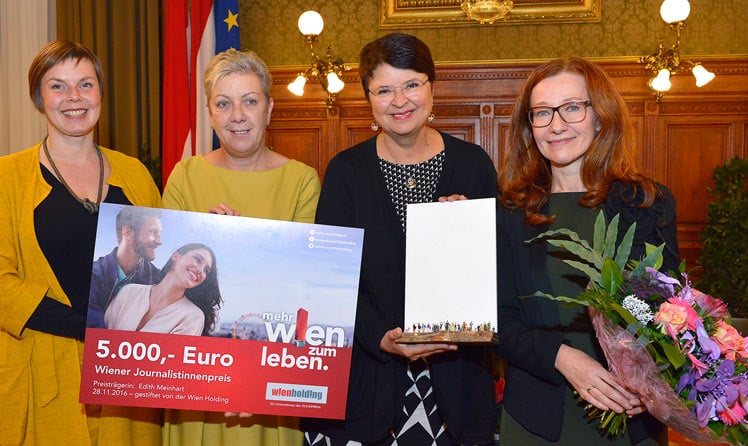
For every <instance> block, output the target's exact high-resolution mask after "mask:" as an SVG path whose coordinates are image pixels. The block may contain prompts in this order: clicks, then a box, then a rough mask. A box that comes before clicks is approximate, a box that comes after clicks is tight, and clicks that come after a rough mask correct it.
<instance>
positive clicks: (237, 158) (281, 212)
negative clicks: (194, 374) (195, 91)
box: [163, 49, 320, 446]
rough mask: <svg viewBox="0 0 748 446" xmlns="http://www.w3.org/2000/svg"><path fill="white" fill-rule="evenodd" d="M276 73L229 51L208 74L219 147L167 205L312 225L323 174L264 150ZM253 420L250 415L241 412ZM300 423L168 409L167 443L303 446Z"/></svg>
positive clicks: (188, 165) (190, 165)
mask: <svg viewBox="0 0 748 446" xmlns="http://www.w3.org/2000/svg"><path fill="white" fill-rule="evenodd" d="M271 84H272V79H271V76H270V72H269V70H268V68H267V65H265V62H263V61H262V60H261V59H260V58H259V57H257V54H255V53H254V52H252V51H246V52H243V51H237V50H235V49H229V50H226V51H224V52H222V53H220V54H217V55H216V56H215V57H213V59H212V60H211V62H210V64H209V65H208V67H207V68H206V70H205V82H204V87H205V97H206V98H208V110H209V113H210V121H211V126H212V127H213V129H214V130H215V132H216V134H217V135H218V139H219V140H220V142H221V147H220V148H219V149H216V150H213V151H211V152H209V153H208V154H206V155H197V156H193V157H192V158H187V159H185V160H183V161H181V162H179V163H178V164H177V165H176V166H175V167H174V171H172V173H171V176H170V177H169V181H168V183H167V184H166V188H165V189H164V197H163V199H164V207H167V208H170V209H178V210H184V211H195V212H211V213H214V214H222V215H242V216H245V217H255V218H266V219H273V220H285V221H297V222H304V223H313V222H314V214H315V211H316V209H317V200H318V199H319V192H320V182H319V177H318V175H317V172H316V171H315V170H314V169H313V168H311V167H309V166H307V165H305V164H303V163H301V162H299V161H296V160H292V159H288V158H286V157H285V156H283V155H281V154H279V153H277V152H274V151H272V150H270V149H269V148H268V147H267V146H266V145H265V129H266V128H267V126H268V124H269V123H270V113H271V112H272V110H273V99H272V98H271V97H270V85H271ZM243 415H247V414H243ZM301 443H302V434H301V431H299V428H298V419H297V418H290V417H279V416H270V415H253V416H242V417H235V416H229V417H227V416H225V414H224V413H221V412H203V411H187V410H169V411H167V413H166V419H165V425H164V444H165V445H180V446H190V445H194V446H198V445H209V446H220V445H225V446H230V445H253V446H293V445H301Z"/></svg>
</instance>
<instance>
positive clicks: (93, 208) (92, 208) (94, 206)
mask: <svg viewBox="0 0 748 446" xmlns="http://www.w3.org/2000/svg"><path fill="white" fill-rule="evenodd" d="M47 138H48V137H47V136H45V137H44V140H43V141H42V148H43V149H44V155H46V156H47V161H49V165H50V166H51V167H52V170H53V171H54V172H55V175H57V178H58V179H59V180H60V183H62V185H63V186H65V189H67V191H68V192H69V193H70V195H72V196H73V198H75V200H76V201H77V202H78V203H80V204H82V205H83V208H85V209H86V211H88V213H89V214H91V215H93V214H95V213H97V212H99V203H101V191H102V190H103V189H104V156H103V155H102V154H101V149H100V148H99V145H98V144H96V143H94V148H95V149H96V154H97V155H99V192H98V195H97V196H96V203H94V202H92V201H91V200H89V199H88V198H84V199H82V200H81V199H80V198H79V197H78V196H77V195H75V192H73V189H71V188H70V186H68V183H66V182H65V178H63V177H62V174H60V171H59V170H58V169H57V166H56V165H55V162H54V161H52V157H51V156H50V155H49V149H48V148H47Z"/></svg>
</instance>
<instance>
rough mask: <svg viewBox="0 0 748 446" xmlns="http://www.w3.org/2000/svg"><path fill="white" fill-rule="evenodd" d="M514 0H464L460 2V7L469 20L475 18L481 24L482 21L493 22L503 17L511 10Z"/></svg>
mask: <svg viewBox="0 0 748 446" xmlns="http://www.w3.org/2000/svg"><path fill="white" fill-rule="evenodd" d="M512 6H514V2H513V1H512V0H465V1H463V2H462V3H461V4H460V8H462V10H463V11H465V14H466V15H467V16H468V18H469V19H471V20H476V21H477V22H478V23H480V24H481V25H483V24H484V23H488V24H493V22H495V21H497V20H499V19H505V18H506V17H507V16H508V15H509V11H511V10H512Z"/></svg>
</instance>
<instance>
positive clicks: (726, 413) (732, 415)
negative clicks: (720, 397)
mask: <svg viewBox="0 0 748 446" xmlns="http://www.w3.org/2000/svg"><path fill="white" fill-rule="evenodd" d="M717 406H718V409H717V416H719V418H720V419H721V420H722V422H723V423H725V424H726V425H728V426H732V425H735V424H738V423H740V422H741V421H743V418H744V417H745V415H746V411H745V409H743V406H741V405H740V401H737V400H736V401H735V402H734V403H733V404H732V407H728V408H725V409H724V410H722V411H720V410H719V409H720V408H723V407H725V406H724V405H722V404H717Z"/></svg>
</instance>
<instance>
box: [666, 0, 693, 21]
mask: <svg viewBox="0 0 748 446" xmlns="http://www.w3.org/2000/svg"><path fill="white" fill-rule="evenodd" d="M690 13H691V4H690V3H688V0H665V1H664V2H662V5H660V17H662V20H664V21H665V23H676V22H681V21H683V20H686V19H687V18H688V14H690Z"/></svg>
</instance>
